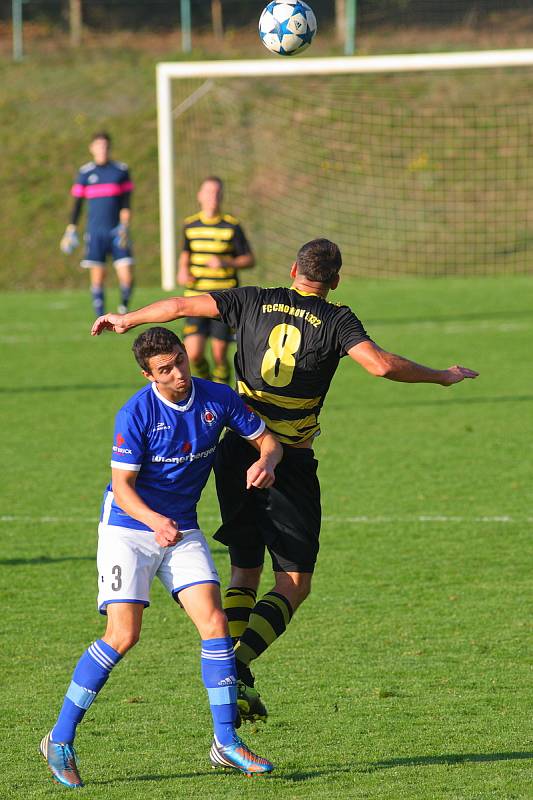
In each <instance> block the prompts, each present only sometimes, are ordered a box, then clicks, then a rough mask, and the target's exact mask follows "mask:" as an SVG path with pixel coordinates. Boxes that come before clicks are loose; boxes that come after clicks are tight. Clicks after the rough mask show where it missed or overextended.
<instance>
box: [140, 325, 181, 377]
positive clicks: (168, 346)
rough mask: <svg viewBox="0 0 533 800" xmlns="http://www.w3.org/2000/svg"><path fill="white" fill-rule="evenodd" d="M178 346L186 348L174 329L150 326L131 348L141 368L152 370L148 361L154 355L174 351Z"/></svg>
mask: <svg viewBox="0 0 533 800" xmlns="http://www.w3.org/2000/svg"><path fill="white" fill-rule="evenodd" d="M178 347H181V349H182V350H183V349H184V347H183V344H182V341H181V339H180V338H179V336H176V334H175V333H174V331H169V329H168V328H148V330H147V331H143V332H142V333H141V334H140V336H137V338H136V339H135V341H134V342H133V347H132V348H131V349H132V350H133V355H134V356H135V359H136V361H137V364H138V365H139V366H140V368H141V369H143V370H144V371H145V372H150V369H149V366H148V361H149V360H150V359H151V358H152V356H161V355H166V354H167V353H173V352H174V350H176V348H178Z"/></svg>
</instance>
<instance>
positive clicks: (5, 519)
mask: <svg viewBox="0 0 533 800" xmlns="http://www.w3.org/2000/svg"><path fill="white" fill-rule="evenodd" d="M201 519H202V520H204V521H209V522H216V521H218V520H219V517H218V516H216V515H214V514H202V515H201ZM322 521H323V522H325V523H335V524H342V525H391V524H394V523H398V522H421V523H427V524H434V523H444V524H450V523H451V524H456V523H458V522H470V523H481V524H483V523H496V524H512V523H515V524H516V523H521V524H524V523H525V524H531V523H533V517H526V516H516V515H515V516H513V515H509V514H496V515H487V516H479V517H467V516H457V515H451V516H448V515H446V514H411V515H409V514H407V515H405V516H394V515H391V516H367V515H363V516H356V517H351V516H342V515H333V516H329V515H326V516H324V517H322ZM10 522H22V523H27V524H30V525H46V524H61V525H73V524H79V523H80V522H82V523H91V524H93V525H96V524H97V523H98V520H97V518H96V517H86V516H79V517H74V516H70V517H60V516H43V517H32V516H26V515H17V514H4V515H2V516H0V523H4V524H8V523H10Z"/></svg>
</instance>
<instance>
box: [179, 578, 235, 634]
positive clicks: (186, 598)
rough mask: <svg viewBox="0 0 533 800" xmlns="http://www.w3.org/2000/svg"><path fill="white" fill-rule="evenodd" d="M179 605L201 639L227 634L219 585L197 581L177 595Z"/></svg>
mask: <svg viewBox="0 0 533 800" xmlns="http://www.w3.org/2000/svg"><path fill="white" fill-rule="evenodd" d="M178 599H179V602H180V604H181V606H182V607H183V608H184V609H185V611H186V613H187V615H188V616H189V618H190V619H191V621H192V622H193V624H194V626H195V627H196V630H197V631H198V633H199V634H200V637H201V638H202V639H218V638H220V637H223V636H228V635H229V632H228V620H227V617H226V615H225V614H224V611H223V610H222V598H221V596H220V587H219V586H218V585H217V584H214V583H197V584H196V585H194V586H189V587H188V588H186V589H183V590H182V591H181V592H180V593H179V595H178Z"/></svg>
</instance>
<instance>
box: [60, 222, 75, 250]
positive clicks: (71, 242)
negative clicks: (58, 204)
mask: <svg viewBox="0 0 533 800" xmlns="http://www.w3.org/2000/svg"><path fill="white" fill-rule="evenodd" d="M79 243H80V240H79V239H78V234H77V233H76V228H75V227H74V226H73V225H67V228H66V230H65V233H64V234H63V236H62V237H61V241H60V243H59V249H60V250H61V252H62V253H65V255H67V256H69V255H70V254H71V253H73V252H74V250H75V249H76V247H78V245H79Z"/></svg>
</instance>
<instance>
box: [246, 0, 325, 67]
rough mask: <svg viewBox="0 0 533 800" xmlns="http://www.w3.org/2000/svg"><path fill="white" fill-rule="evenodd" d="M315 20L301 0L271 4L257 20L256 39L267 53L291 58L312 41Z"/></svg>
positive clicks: (311, 12) (274, 0) (315, 26)
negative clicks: (257, 32) (257, 30)
mask: <svg viewBox="0 0 533 800" xmlns="http://www.w3.org/2000/svg"><path fill="white" fill-rule="evenodd" d="M316 28H317V24H316V17H315V15H314V13H313V10H312V8H311V7H310V6H308V5H307V3H304V1H303V0H283V2H280V1H279V0H273V2H271V3H269V4H268V5H267V6H266V7H265V8H264V9H263V13H262V14H261V17H260V19H259V36H260V37H261V41H262V42H263V44H264V45H265V47H266V48H267V49H268V50H270V52H271V53H276V54H277V55H279V56H294V55H296V53H301V52H302V50H305V49H306V48H307V47H309V45H310V44H311V42H312V41H313V39H314V37H315V34H316Z"/></svg>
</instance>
